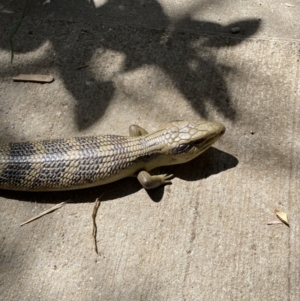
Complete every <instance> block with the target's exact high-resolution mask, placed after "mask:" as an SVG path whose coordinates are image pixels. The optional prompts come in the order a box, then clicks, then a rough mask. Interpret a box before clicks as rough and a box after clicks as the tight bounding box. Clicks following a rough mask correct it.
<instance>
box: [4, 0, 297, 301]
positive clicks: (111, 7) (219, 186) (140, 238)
mask: <svg viewBox="0 0 300 301" xmlns="http://www.w3.org/2000/svg"><path fill="white" fill-rule="evenodd" d="M24 3H25V2H24V1H9V2H8V3H6V4H3V3H0V27H1V32H2V34H1V35H0V142H7V141H26V140H37V139H46V138H57V137H71V136H84V135H99V134H111V133H113V134H124V135H126V134H127V133H128V127H129V125H130V124H133V123H135V124H139V125H141V126H142V127H144V128H146V129H147V130H149V131H152V130H155V129H156V128H157V127H159V126H160V125H161V124H163V123H164V122H166V121H170V120H176V119H177V120H178V119H195V118H206V119H209V120H214V121H217V122H221V123H223V124H224V125H225V126H226V128H227V131H226V134H225V135H224V137H223V138H222V139H221V140H220V141H218V142H217V143H216V144H215V145H214V147H213V148H211V149H209V150H208V151H207V152H206V153H205V154H203V155H202V156H200V157H199V158H197V159H195V160H194V161H192V162H189V163H187V164H185V165H182V166H176V167H172V168H170V169H168V171H169V172H172V173H174V174H175V178H174V180H172V183H173V184H172V185H169V186H166V187H163V188H159V189H155V190H153V191H148V192H147V191H145V190H144V189H142V188H141V186H140V185H139V183H138V182H137V180H136V179H134V178H127V179H124V180H122V181H119V182H116V183H112V184H109V185H105V186H100V187H97V188H94V189H86V190H81V191H71V192H55V193H25V192H24V193H19V192H9V191H0V206H1V210H0V240H1V243H0V300H5V301H7V300H26V301H27V300H43V301H47V300H54V299H55V300H89V301H90V300H113V301H115V300H122V301H126V300H174V301H175V300H186V301H188V300H247V301H248V300H257V301H261V300H274V301H275V300H276V301H277V300H299V296H300V289H299V287H300V283H299V282H300V279H299V278H300V276H299V270H300V260H299V258H300V251H299V250H300V239H299V237H300V227H299V221H300V206H299V196H298V195H299V193H298V190H299V186H300V183H299V178H300V177H299V176H300V174H299V168H300V163H299V162H300V138H299V137H300V122H299V117H298V116H299V113H300V84H299V80H300V62H299V61H300V30H299V29H300V25H299V15H300V2H299V1H298V0H291V1H289V2H280V1H277V0H276V1H269V0H268V1H235V0H230V1H196V0H188V1H177V0H176V1H171V0H160V1H154V0H149V1H143V0H140V1H138V0H135V1H134V0H127V1H123V0H107V1H95V2H92V1H83V0H77V1H73V2H72V4H70V2H69V1H31V2H30V3H29V7H28V12H27V14H26V17H25V19H24V21H23V23H22V24H21V26H20V28H19V30H18V32H17V34H16V35H15V36H14V39H13V41H14V47H15V57H14V61H13V63H12V64H11V63H10V57H9V34H10V32H11V30H12V28H13V27H14V25H15V24H16V23H17V22H18V20H19V18H20V15H21V11H22V8H23V7H24ZM233 29H234V30H233ZM233 32H236V33H233ZM22 73H31V74H49V75H52V76H53V77H54V78H55V80H54V82H52V83H50V84H37V83H28V82H27V83H24V82H13V81H12V77H13V76H16V75H18V74H22ZM103 192H104V195H103V197H102V200H103V202H102V203H101V206H100V209H99V212H98V216H97V224H98V235H97V239H98V248H99V251H100V254H99V255H97V254H96V253H95V252H94V246H93V239H92V218H91V215H92V211H93V206H94V201H95V199H96V198H97V197H99V196H100V195H102V193H103ZM63 201H68V203H67V204H66V205H65V206H64V207H62V208H61V209H59V210H58V211H55V212H53V213H51V214H48V215H46V216H44V217H43V218H41V219H39V220H36V221H34V222H32V223H30V224H28V225H25V226H23V227H20V223H21V222H23V221H25V220H27V219H29V218H31V217H33V216H35V215H37V214H39V213H40V212H42V211H44V210H46V209H48V208H50V207H52V206H53V205H54V204H57V203H59V202H63ZM275 209H278V210H282V211H285V212H287V213H288V214H289V219H290V227H287V226H285V225H273V226H268V225H267V222H268V221H271V220H275V219H276V217H275V214H274V210H275Z"/></svg>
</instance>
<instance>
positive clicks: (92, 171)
mask: <svg viewBox="0 0 300 301" xmlns="http://www.w3.org/2000/svg"><path fill="white" fill-rule="evenodd" d="M224 133H225V127H224V126H223V125H221V124H219V123H215V122H208V121H203V120H196V121H173V122H170V123H168V124H166V125H164V126H162V127H161V128H159V129H158V130H157V131H155V132H153V133H150V134H148V133H147V131H146V130H144V129H143V128H141V127H139V126H137V125H132V126H130V128H129V134H130V136H118V135H106V136H92V137H79V138H71V139H56V140H43V141H37V142H24V143H8V144H4V145H0V189H10V190H28V191H52V190H70V189H80V188H87V187H92V186H98V185H103V184H107V183H110V182H114V181H117V180H119V179H122V178H125V177H129V176H137V179H138V180H139V182H140V183H141V185H142V186H143V187H144V188H146V189H152V188H155V187H158V186H160V185H163V184H169V183H171V181H170V179H171V178H172V175H167V174H161V175H153V176H152V175H151V174H149V173H148V171H150V170H152V169H154V168H156V167H159V166H167V165H174V164H181V163H185V162H188V161H190V160H192V159H194V158H196V157H197V156H198V155H200V154H201V153H203V152H204V151H205V150H206V149H207V148H209V147H210V146H211V145H212V144H213V143H214V142H215V141H217V140H218V139H219V138H220V137H221V136H222V135H223V134H224Z"/></svg>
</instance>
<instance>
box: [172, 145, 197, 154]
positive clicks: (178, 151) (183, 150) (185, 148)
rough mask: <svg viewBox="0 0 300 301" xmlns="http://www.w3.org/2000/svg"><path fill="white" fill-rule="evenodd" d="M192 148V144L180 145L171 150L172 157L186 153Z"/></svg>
mask: <svg viewBox="0 0 300 301" xmlns="http://www.w3.org/2000/svg"><path fill="white" fill-rule="evenodd" d="M192 147H193V144H192V143H190V144H180V145H178V146H176V147H175V148H173V149H172V154H173V155H178V154H182V153H186V152H188V151H189V150H190V149H191V148H192Z"/></svg>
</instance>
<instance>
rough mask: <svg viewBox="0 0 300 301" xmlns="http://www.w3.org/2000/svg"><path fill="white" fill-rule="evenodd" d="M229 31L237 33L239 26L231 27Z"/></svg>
mask: <svg viewBox="0 0 300 301" xmlns="http://www.w3.org/2000/svg"><path fill="white" fill-rule="evenodd" d="M231 32H232V33H239V32H240V28H239V27H232V28H231Z"/></svg>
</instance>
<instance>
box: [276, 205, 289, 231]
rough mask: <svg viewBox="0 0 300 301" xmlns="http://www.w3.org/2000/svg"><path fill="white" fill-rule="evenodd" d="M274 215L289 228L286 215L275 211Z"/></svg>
mask: <svg viewBox="0 0 300 301" xmlns="http://www.w3.org/2000/svg"><path fill="white" fill-rule="evenodd" d="M275 214H276V216H277V217H278V218H279V219H280V220H281V221H282V222H283V223H284V224H286V225H287V226H288V227H289V226H290V225H289V222H288V217H287V214H286V213H285V212H283V211H279V210H277V209H275Z"/></svg>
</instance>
